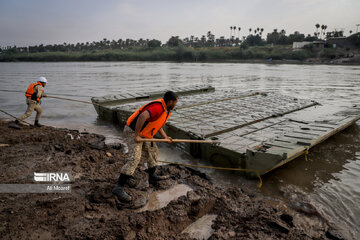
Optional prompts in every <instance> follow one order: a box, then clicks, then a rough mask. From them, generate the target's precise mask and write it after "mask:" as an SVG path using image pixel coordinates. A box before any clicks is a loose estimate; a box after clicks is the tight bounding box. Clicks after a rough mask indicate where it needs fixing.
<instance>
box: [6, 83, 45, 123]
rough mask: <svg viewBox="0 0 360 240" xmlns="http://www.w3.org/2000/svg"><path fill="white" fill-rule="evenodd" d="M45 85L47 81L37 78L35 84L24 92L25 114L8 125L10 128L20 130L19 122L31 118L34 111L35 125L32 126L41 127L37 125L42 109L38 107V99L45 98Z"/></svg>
mask: <svg viewBox="0 0 360 240" xmlns="http://www.w3.org/2000/svg"><path fill="white" fill-rule="evenodd" d="M46 84H47V79H46V78H45V77H39V79H38V81H37V82H36V83H32V84H30V85H29V87H28V88H27V90H26V92H25V97H26V104H27V105H28V106H27V109H26V112H25V113H24V114H23V115H22V116H21V117H19V118H18V119H16V120H15V122H13V123H11V124H10V127H12V128H17V129H20V126H19V125H18V124H19V121H22V120H24V119H26V118H28V117H30V116H31V114H32V112H33V111H36V117H35V123H34V126H36V127H41V124H40V123H39V121H40V117H41V113H42V108H41V107H40V99H41V98H43V97H46V95H45V94H44V87H45V86H46Z"/></svg>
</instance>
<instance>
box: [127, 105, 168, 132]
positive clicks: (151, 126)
mask: <svg viewBox="0 0 360 240" xmlns="http://www.w3.org/2000/svg"><path fill="white" fill-rule="evenodd" d="M154 103H161V106H162V108H163V112H162V114H161V115H160V117H159V118H158V119H156V120H155V121H152V122H145V123H144V126H143V127H142V129H141V131H140V133H139V135H140V136H141V137H144V138H153V137H154V135H155V134H156V133H157V132H158V131H159V130H160V128H162V127H163V126H164V125H165V123H166V121H167V120H168V119H169V117H170V115H171V112H170V111H167V107H166V104H165V101H164V99H162V98H160V99H156V100H154V101H152V102H150V103H148V104H145V105H144V106H142V107H140V108H139V109H138V110H136V111H135V112H134V113H133V114H132V115H131V116H130V117H129V118H128V120H127V122H126V125H128V126H129V127H131V128H133V129H135V126H136V121H137V119H138V117H139V115H140V113H142V110H143V109H144V108H145V107H147V106H149V105H151V104H154Z"/></svg>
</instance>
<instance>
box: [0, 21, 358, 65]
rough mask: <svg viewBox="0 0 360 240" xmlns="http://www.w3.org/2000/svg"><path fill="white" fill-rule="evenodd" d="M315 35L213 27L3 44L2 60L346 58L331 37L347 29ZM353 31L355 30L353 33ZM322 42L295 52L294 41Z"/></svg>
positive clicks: (322, 29)
mask: <svg viewBox="0 0 360 240" xmlns="http://www.w3.org/2000/svg"><path fill="white" fill-rule="evenodd" d="M315 28H316V31H315V32H314V34H313V35H310V34H307V36H305V34H302V33H300V32H298V31H295V32H294V33H292V34H289V35H286V31H285V30H284V29H282V30H280V31H278V30H277V29H274V30H273V31H272V32H270V33H268V34H267V35H266V38H263V32H264V29H263V28H260V27H258V28H254V29H252V28H249V29H248V31H249V32H248V33H247V36H242V37H240V32H241V28H240V27H236V26H231V27H230V37H229V38H225V37H224V36H220V37H219V38H216V37H215V35H214V34H212V33H211V31H208V32H207V34H206V35H202V36H201V37H195V36H190V37H186V38H184V39H180V38H179V37H178V36H172V37H170V38H169V40H168V41H167V42H166V43H165V44H162V43H161V41H159V40H156V39H152V40H149V39H142V38H140V39H139V40H133V39H125V40H123V39H119V40H111V41H110V40H108V39H106V38H104V39H102V40H100V41H97V42H96V41H93V42H86V43H76V44H69V43H62V44H53V45H51V44H49V45H43V44H40V45H35V46H28V47H16V46H13V47H11V46H8V47H6V48H1V47H0V61H238V60H270V59H271V60H284V59H287V60H300V61H303V60H306V59H309V58H315V57H323V58H329V59H334V58H336V57H338V56H343V55H344V54H343V53H342V51H341V50H338V49H330V48H332V44H330V43H329V42H326V41H325V40H324V39H325V38H331V37H341V36H343V32H342V31H336V32H326V29H327V26H326V25H320V24H316V25H315ZM351 33H352V32H351V31H350V34H351ZM359 39H360V35H359V34H353V35H351V36H350V37H349V41H351V42H352V44H353V45H354V46H357V47H358V46H359V45H360V43H359V42H360V40H359ZM302 41H309V42H312V41H318V42H322V44H323V45H322V46H324V43H325V49H323V47H322V46H321V47H319V46H315V45H313V44H309V45H306V46H305V47H304V48H303V49H301V50H296V51H293V49H292V44H293V42H302Z"/></svg>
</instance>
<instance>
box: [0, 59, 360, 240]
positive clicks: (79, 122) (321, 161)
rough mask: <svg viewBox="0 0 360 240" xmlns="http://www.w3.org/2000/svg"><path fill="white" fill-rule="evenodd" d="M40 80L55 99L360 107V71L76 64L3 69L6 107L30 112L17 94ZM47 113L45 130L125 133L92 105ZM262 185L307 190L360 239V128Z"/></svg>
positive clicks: (0, 80) (174, 153) (274, 191)
mask: <svg viewBox="0 0 360 240" xmlns="http://www.w3.org/2000/svg"><path fill="white" fill-rule="evenodd" d="M41 75H43V76H45V77H46V78H47V79H48V81H49V83H48V85H47V86H46V92H47V94H48V95H51V94H53V95H55V94H57V95H56V96H60V97H61V96H63V97H69V98H76V99H79V100H83V101H90V97H91V96H103V95H105V94H115V93H121V92H135V91H144V90H146V91H151V90H156V91H158V90H164V89H167V88H170V87H172V86H191V85H194V84H210V85H213V86H215V87H216V88H217V89H237V90H244V91H247V90H261V91H268V92H276V93H281V94H285V95H291V96H295V97H298V98H307V99H313V100H316V101H318V102H320V103H321V104H323V105H324V106H325V107H326V108H325V109H326V110H327V111H330V112H331V111H337V110H341V109H343V108H344V107H348V106H353V105H359V104H360V85H359V84H360V66H331V65H275V64H269V65H268V64H243V63H241V64H240V63H167V62H71V63H0V84H1V85H0V86H1V88H0V89H1V92H0V109H2V110H5V111H8V112H10V113H12V114H14V115H16V116H19V115H21V114H22V113H23V112H24V111H25V109H26V105H25V97H24V94H23V93H19V92H12V91H25V90H26V87H27V86H28V84H30V83H31V82H33V81H35V80H36V79H37V78H38V77H39V76H41ZM42 107H43V109H44V113H43V118H42V122H43V123H45V124H49V125H56V126H60V127H68V128H77V129H81V130H84V129H86V130H89V131H94V132H99V133H102V134H104V135H107V136H110V137H111V136H112V137H114V135H117V134H119V132H118V131H114V129H116V127H114V126H112V125H109V124H107V123H104V122H102V121H99V120H97V114H96V112H95V110H94V108H93V107H92V106H91V105H87V104H82V103H74V102H68V101H62V100H55V99H50V98H48V99H44V100H43V103H42ZM0 114H2V113H0ZM312 114H315V113H312V112H309V113H308V115H307V116H305V117H306V118H308V119H311V117H312V116H313V115H312ZM34 115H35V114H33V116H32V118H31V119H30V120H29V121H33V119H34ZM0 117H1V118H7V117H6V116H5V115H1V116H0ZM161 157H162V158H166V159H168V160H169V158H171V160H173V161H182V162H194V161H195V162H197V161H198V160H197V159H191V158H189V157H188V156H186V155H184V154H182V153H181V152H179V151H178V150H176V149H172V148H167V147H162V148H161ZM208 173H209V174H211V175H212V176H213V177H214V178H216V179H218V180H220V181H221V182H222V183H223V184H229V183H231V184H233V183H234V182H235V183H239V184H244V182H246V184H254V186H255V185H256V184H257V183H253V182H251V181H250V182H248V181H247V180H245V179H243V178H240V177H238V176H234V175H233V174H232V175H231V174H228V173H226V172H214V171H208ZM263 180H264V186H263V188H262V189H261V191H262V192H263V193H264V194H266V195H271V196H279V197H280V196H282V195H281V191H280V189H281V188H283V187H286V186H289V185H292V186H296V187H297V188H299V189H301V190H302V191H304V192H305V193H306V194H307V195H308V196H309V197H310V198H311V200H312V201H313V202H314V204H316V206H319V211H321V212H322V213H323V214H326V215H327V216H329V219H332V220H333V221H334V222H337V223H339V225H341V226H342V227H343V228H344V229H345V230H344V231H346V232H347V236H350V237H351V238H354V239H356V238H357V237H358V236H359V234H360V227H359V226H360V220H359V219H360V210H359V206H360V184H359V183H360V126H359V123H357V124H355V125H354V126H352V127H350V128H348V129H347V130H345V131H344V132H342V133H340V134H338V135H336V136H335V137H332V138H330V139H329V140H328V141H326V142H324V143H322V144H320V145H319V146H318V147H315V148H314V149H312V150H311V152H310V155H309V161H305V160H304V159H303V158H299V159H297V160H296V161H293V162H291V163H289V164H287V165H286V166H284V167H282V168H280V169H278V170H276V171H274V172H272V173H271V174H269V175H267V176H265V177H264V179H263Z"/></svg>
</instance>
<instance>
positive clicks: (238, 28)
mask: <svg viewBox="0 0 360 240" xmlns="http://www.w3.org/2000/svg"><path fill="white" fill-rule="evenodd" d="M240 30H241V27H239V28H238V38H240Z"/></svg>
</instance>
